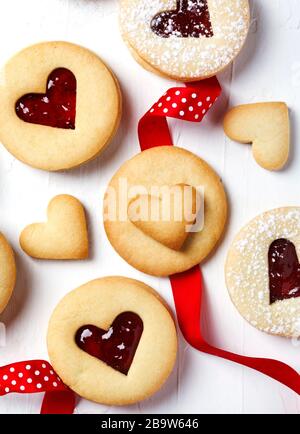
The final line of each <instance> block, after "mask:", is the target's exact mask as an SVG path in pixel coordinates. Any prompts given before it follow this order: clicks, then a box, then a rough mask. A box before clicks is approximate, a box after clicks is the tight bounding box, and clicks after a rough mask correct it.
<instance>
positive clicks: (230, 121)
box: [224, 102, 290, 170]
mask: <svg viewBox="0 0 300 434" xmlns="http://www.w3.org/2000/svg"><path fill="white" fill-rule="evenodd" d="M224 131H225V134H226V135H227V136H228V137H229V138H230V139H232V140H236V141H237V142H240V143H246V144H247V143H252V145H253V156H254V158H255V160H256V162H257V163H258V164H259V165H260V166H261V167H263V168H264V169H267V170H280V169H282V168H283V166H284V165H285V164H286V162H287V161H288V158H289V150H290V122H289V111H288V107H287V105H286V104H285V103H283V102H268V103H257V104H245V105H240V106H237V107H234V108H233V109H231V110H230V111H229V112H228V113H227V114H226V116H225V119H224Z"/></svg>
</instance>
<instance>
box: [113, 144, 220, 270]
mask: <svg viewBox="0 0 300 434" xmlns="http://www.w3.org/2000/svg"><path fill="white" fill-rule="evenodd" d="M226 219H227V199H226V194H225V191H224V188H223V185H222V182H221V181H220V178H219V177H218V175H217V174H216V173H215V172H214V171H213V169H212V168H211V167H210V166H209V165H208V164H207V163H206V162H205V161H203V160H201V158H199V157H197V156H196V155H194V154H192V153H191V152H189V151H186V150H184V149H181V148H177V147H173V146H162V147H154V148H152V149H149V150H147V151H144V152H141V153H139V154H138V155H136V156H135V157H134V158H132V159H131V160H129V161H127V162H126V163H125V164H123V166H122V167H121V168H120V169H119V170H118V171H117V173H116V174H115V175H114V177H113V178H112V180H111V182H110V184H109V186H108V189H107V192H106V195H105V203H104V225H105V230H106V233H107V236H108V239H109V241H110V242H111V244H112V246H113V247H114V248H115V250H116V251H117V252H118V253H119V254H120V256H122V257H123V258H124V259H125V260H126V261H127V262H128V263H129V264H130V265H132V266H133V267H135V268H137V269H138V270H140V271H142V272H144V273H147V274H152V275H155V276H168V275H172V274H175V273H180V272H183V271H186V270H188V269H190V268H192V267H193V266H195V265H197V264H199V263H200V262H202V261H203V260H204V259H205V258H206V257H207V256H208V255H209V254H210V253H211V252H212V250H213V249H214V247H215V246H216V244H217V243H218V241H219V240H220V238H221V236H222V233H223V230H224V227H225V224H226Z"/></svg>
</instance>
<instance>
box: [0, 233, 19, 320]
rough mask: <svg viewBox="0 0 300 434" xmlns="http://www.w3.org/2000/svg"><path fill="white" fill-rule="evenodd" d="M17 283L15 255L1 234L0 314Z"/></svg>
mask: <svg viewBox="0 0 300 434" xmlns="http://www.w3.org/2000/svg"><path fill="white" fill-rule="evenodd" d="M15 283H16V263H15V258H14V253H13V250H12V248H11V247H10V245H9V244H8V242H7V240H6V239H5V237H4V236H3V235H2V234H1V233H0V313H2V312H3V311H4V309H5V307H6V306H7V304H8V302H9V299H10V297H11V295H12V292H13V290H14V287H15Z"/></svg>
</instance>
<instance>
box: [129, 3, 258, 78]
mask: <svg viewBox="0 0 300 434" xmlns="http://www.w3.org/2000/svg"><path fill="white" fill-rule="evenodd" d="M208 6H209V13H210V19H211V23H212V28H213V37H211V38H206V37H205V36H203V37H200V38H193V37H188V38H181V37H178V36H176V35H171V36H170V37H169V38H162V37H159V36H158V35H156V34H155V33H154V32H153V31H152V30H151V26H150V23H151V21H152V19H153V17H154V16H155V15H156V14H157V13H159V12H162V11H166V10H172V9H175V8H176V1H173V0H151V2H150V1H149V0H121V8H120V20H121V28H122V33H123V36H124V38H125V40H126V41H127V42H128V43H129V45H130V46H131V47H132V48H133V49H134V50H135V51H136V52H137V53H138V54H139V56H140V57H141V58H142V59H144V60H145V61H146V62H148V63H150V64H151V65H152V66H153V67H154V68H156V69H158V70H160V71H161V72H163V73H164V74H166V75H169V76H173V77H178V78H187V79H188V78H191V79H193V78H204V77H208V76H211V75H214V74H215V73H217V72H218V71H220V70H222V69H223V68H225V67H226V66H227V65H228V64H229V63H230V62H231V61H232V60H233V59H234V58H235V56H236V55H237V54H238V52H239V51H240V49H241V48H242V46H243V44H244V41H245V39H246V36H247V33H248V29H249V4H248V0H208Z"/></svg>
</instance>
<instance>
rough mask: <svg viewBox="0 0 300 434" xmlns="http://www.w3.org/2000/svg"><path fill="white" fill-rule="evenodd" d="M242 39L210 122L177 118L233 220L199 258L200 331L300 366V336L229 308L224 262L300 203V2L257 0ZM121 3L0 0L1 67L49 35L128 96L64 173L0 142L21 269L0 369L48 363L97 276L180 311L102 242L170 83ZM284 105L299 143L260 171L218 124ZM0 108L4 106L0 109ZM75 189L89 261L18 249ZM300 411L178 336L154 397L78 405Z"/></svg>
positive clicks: (255, 378) (29, 400)
mask: <svg viewBox="0 0 300 434" xmlns="http://www.w3.org/2000/svg"><path fill="white" fill-rule="evenodd" d="M251 9H252V24H251V30H250V34H249V38H248V40H247V43H246V46H245V48H244V50H243V52H242V54H241V55H240V56H239V57H238V59H237V61H236V62H235V63H234V65H233V66H232V67H229V68H228V69H227V71H225V73H223V74H221V75H220V77H219V78H220V81H221V83H222V85H223V88H224V93H223V97H222V99H221V100H219V102H218V104H217V106H215V107H214V109H213V110H212V112H211V113H209V115H208V116H207V118H205V120H204V122H203V123H202V124H191V123H186V122H182V121H175V122H172V123H171V125H172V132H173V137H174V143H175V144H176V145H178V146H182V147H185V148H187V149H189V150H191V151H193V152H195V153H196V154H198V155H200V156H201V157H203V158H204V159H205V160H207V161H208V162H209V163H210V164H211V165H212V166H213V167H214V168H215V169H216V171H217V172H218V173H219V174H220V176H221V177H222V178H223V181H224V184H225V186H226V189H227V192H228V195H229V200H230V205H231V215H230V221H229V226H228V230H227V232H226V234H225V238H224V240H223V242H222V244H221V246H220V247H219V249H218V250H217V252H216V253H215V254H214V255H213V256H212V257H211V258H210V260H209V261H208V262H206V263H205V264H204V265H203V271H204V276H205V282H206V296H205V315H204V329H205V333H206V336H207V338H208V340H209V341H210V342H211V343H213V344H214V345H218V346H221V347H223V348H226V349H229V350H232V351H234V352H239V353H241V354H247V355H256V356H266V357H272V358H277V359H279V360H282V361H284V362H287V363H288V364H290V365H291V366H293V367H294V368H296V369H298V371H299V370H300V342H298V345H297V343H295V342H294V343H292V342H291V341H290V340H288V339H284V338H279V337H272V336H268V335H266V334H263V333H261V332H259V331H258V330H256V329H254V328H252V327H251V326H250V325H248V324H247V323H246V322H245V321H244V320H243V319H242V318H241V317H240V315H239V314H238V312H237V311H236V309H235V308H234V306H233V305H232V304H231V302H230V300H229V297H228V294H227V290H226V287H225V283H224V271H223V269H224V260H225V257H226V252H227V250H228V247H229V245H230V242H231V241H232V238H233V236H234V235H235V233H236V232H237V231H238V230H239V229H240V228H241V227H242V226H243V225H244V224H245V223H247V222H248V220H249V219H251V218H252V217H254V216H256V215H257V214H259V213H261V212H262V211H265V210H267V209H271V208H273V207H277V206H284V205H300V194H299V181H300V170H299V167H300V153H299V147H298V145H299V125H300V122H299V116H300V98H299V96H300V52H299V37H300V2H299V0H263V1H261V0H253V1H251ZM117 11H118V1H117V0H42V1H41V0H26V1H25V0H7V1H4V0H2V1H1V2H0V38H1V49H0V63H4V62H5V61H6V60H7V59H8V58H9V57H10V56H11V55H12V54H14V53H15V52H16V51H17V50H19V49H21V48H23V47H25V46H27V45H29V44H32V43H36V42H39V41H41V40H59V39H61V40H67V41H71V42H75V43H79V44H81V45H83V46H86V47H88V48H90V49H92V50H94V51H95V52H96V53H98V54H99V55H100V56H101V57H102V58H103V59H104V60H105V61H106V62H107V63H108V64H109V65H110V66H111V67H112V69H113V70H114V72H115V73H116V75H117V77H118V79H119V80H120V83H121V87H122V91H123V95H124V116H123V119H122V123H121V127H120V129H119V131H118V133H117V135H116V137H115V139H114V140H113V142H112V143H111V145H110V147H109V148H108V149H107V151H106V152H105V153H104V154H103V155H102V156H101V157H100V158H98V159H97V160H95V161H93V162H91V163H89V164H87V165H85V166H83V167H82V168H80V169H76V170H73V171H70V172H65V173H47V172H42V171H38V170H34V169H31V168H30V167H28V166H26V165H24V164H22V163H20V162H19V161H17V160H16V159H15V158H13V157H12V156H11V155H10V154H9V153H8V152H7V151H6V150H5V149H4V148H3V147H2V146H1V147H0V230H1V231H2V232H3V233H4V234H5V235H6V236H7V237H8V238H9V240H10V242H11V243H12V245H13V247H14V249H15V251H16V255H17V265H18V283H17V288H16V290H15V293H14V296H13V298H12V300H11V302H10V304H9V307H8V308H7V310H6V311H5V313H4V315H2V317H1V321H2V322H3V323H5V325H6V328H7V336H6V346H4V347H1V348H0V362H1V365H4V364H7V363H11V362H14V361H19V360H26V359H34V358H47V351H46V344H45V335H46V330H47V322H48V319H49V316H50V314H51V312H52V310H53V308H54V307H55V305H56V304H57V303H58V301H59V300H60V299H61V298H62V296H63V295H64V294H66V293H67V292H69V291H70V290H72V289H73V288H75V287H77V286H79V285H80V284H82V283H85V282H87V281H89V280H91V279H94V278H96V277H99V276H104V275H111V274H116V273H117V274H120V275H124V276H129V277H134V278H137V279H140V280H143V281H144V282H146V283H148V284H150V285H151V286H153V287H154V288H156V289H157V290H158V291H159V292H160V293H161V294H162V295H163V296H164V297H165V298H166V299H167V300H168V301H169V302H170V304H171V306H173V303H172V298H171V291H170V287H169V283H168V280H167V279H157V278H153V277H150V276H146V275H143V274H141V273H139V272H138V271H136V270H134V269H133V268H131V267H130V266H129V265H127V264H126V263H125V262H124V261H123V260H122V259H121V258H120V257H119V256H118V255H117V254H116V253H115V252H114V250H113V249H112V247H111V246H110V244H109V242H108V241H107V239H106V236H105V233H104V230H103V224H102V219H101V211H102V197H103V191H104V189H105V186H106V185H107V183H108V181H109V180H110V178H111V177H112V175H113V174H114V172H115V171H116V170H117V169H118V168H119V166H120V165H121V164H122V162H124V161H125V160H127V159H128V158H129V157H131V156H133V155H135V154H136V153H137V152H139V145H138V141H137V135H136V127H137V122H138V119H139V118H140V117H141V116H142V115H143V114H144V113H145V111H146V110H147V109H148V108H149V107H150V106H151V105H152V103H153V102H154V101H156V99H158V97H160V96H161V95H162V94H163V93H164V92H165V90H166V89H167V88H168V87H171V86H172V85H174V82H171V81H167V80H163V79H161V78H159V77H156V76H155V75H152V74H150V73H148V72H146V71H144V70H143V69H142V68H141V67H140V66H139V65H138V64H136V63H135V61H134V60H133V59H132V58H131V56H130V54H129V53H128V52H127V49H126V47H125V46H124V44H123V42H122V40H121V37H120V33H119V30H118V19H117ZM276 100H283V101H286V102H287V104H288V105H289V107H290V109H291V117H292V145H293V150H292V153H291V159H290V163H289V165H288V166H287V167H286V169H285V170H284V171H282V172H281V173H270V172H267V171H265V170H263V169H261V168H260V167H259V166H257V164H256V163H255V161H254V160H253V158H252V155H251V147H250V146H245V145H240V144H237V143H233V142H230V141H229V140H228V139H226V138H225V136H224V133H223V130H222V123H221V122H222V118H223V115H224V113H225V112H226V110H227V108H228V106H232V105H235V104H239V103H249V102H253V101H276ZM0 109H1V108H0ZM60 193H71V194H74V195H75V196H76V197H78V198H79V199H80V200H81V201H82V202H83V203H84V205H85V206H86V209H87V212H88V218H89V225H90V232H91V240H92V258H91V259H90V260H88V261H84V262H73V263H72V262H71V263H70V262H49V261H36V260H32V259H31V258H29V257H28V256H26V255H25V254H24V253H23V252H22V251H21V249H20V247H19V244H18V237H19V233H20V231H21V230H22V229H23V228H24V227H25V226H26V225H27V224H29V223H32V222H35V221H40V220H44V219H45V211H46V207H47V203H48V201H49V200H50V199H51V198H52V197H53V196H55V195H56V194H60ZM41 398H42V397H41V395H34V396H33V395H31V396H24V395H23V396H22V395H11V396H6V397H2V398H0V412H1V413H13V412H18V413H38V412H39V407H40V403H41ZM122 411H124V412H127V413H133V412H142V413H145V412H151V413H163V412H173V413H176V412H186V413H188V412H195V413H205V412H209V413H216V412H220V413H248V412H254V413H263V412H268V413H300V399H299V397H298V396H297V395H296V394H295V393H293V392H291V391H290V390H288V389H287V388H285V387H284V386H281V385H280V384H278V383H277V382H275V381H273V380H271V379H269V378H267V377H264V376H263V375H261V374H259V373H257V372H254V371H251V370H249V369H246V368H242V367H240V366H237V365H234V364H232V363H230V362H227V361H224V360H221V359H217V358H214V357H211V356H208V355H204V354H201V353H199V352H197V351H195V350H193V349H192V348H190V347H189V346H188V345H187V344H186V343H185V342H184V341H183V339H182V338H181V337H180V351H179V357H178V363H177V366H176V368H175V370H174V372H173V374H172V375H171V377H170V379H169V381H168V382H167V384H166V385H165V386H164V387H163V389H162V390H161V391H160V392H159V393H158V394H156V395H155V396H153V397H152V398H151V399H149V400H148V401H146V402H142V403H140V404H137V405H134V406H130V407H125V408H124V409H119V408H117V407H106V406H101V405H96V404H92V403H89V402H87V401H84V400H81V401H80V403H79V405H78V406H77V409H76V412H78V413H84V412H93V413H99V414H100V413H118V412H122Z"/></svg>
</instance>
